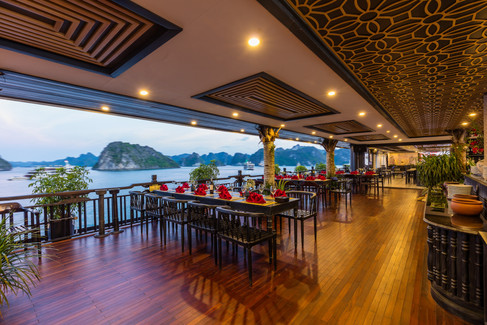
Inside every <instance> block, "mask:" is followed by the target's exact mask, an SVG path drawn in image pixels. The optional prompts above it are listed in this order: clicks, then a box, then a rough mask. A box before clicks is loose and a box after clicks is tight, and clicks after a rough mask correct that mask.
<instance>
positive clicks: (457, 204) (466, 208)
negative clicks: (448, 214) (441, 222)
mask: <svg viewBox="0 0 487 325" xmlns="http://www.w3.org/2000/svg"><path fill="white" fill-rule="evenodd" d="M450 207H451V209H452V211H453V212H454V213H456V214H462V215H465V216H478V215H479V214H480V213H481V212H482V210H483V209H484V205H483V204H482V201H479V200H478V196H476V195H466V194H455V195H454V197H453V198H452V200H451V205H450Z"/></svg>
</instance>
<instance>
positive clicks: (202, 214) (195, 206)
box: [188, 201, 218, 230]
mask: <svg viewBox="0 0 487 325" xmlns="http://www.w3.org/2000/svg"><path fill="white" fill-rule="evenodd" d="M217 207H218V205H211V204H204V203H200V202H198V201H191V202H188V218H189V220H190V222H191V225H193V226H195V227H198V228H203V229H215V230H216V219H217V218H216V208H217Z"/></svg>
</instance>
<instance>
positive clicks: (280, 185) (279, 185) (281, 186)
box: [275, 179, 288, 191]
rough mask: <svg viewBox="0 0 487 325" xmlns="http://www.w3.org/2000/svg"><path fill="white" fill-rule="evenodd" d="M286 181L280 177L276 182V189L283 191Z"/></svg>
mask: <svg viewBox="0 0 487 325" xmlns="http://www.w3.org/2000/svg"><path fill="white" fill-rule="evenodd" d="M287 182H288V181H286V180H284V179H281V180H280V181H279V182H276V185H275V187H276V190H281V191H285V190H286V184H287Z"/></svg>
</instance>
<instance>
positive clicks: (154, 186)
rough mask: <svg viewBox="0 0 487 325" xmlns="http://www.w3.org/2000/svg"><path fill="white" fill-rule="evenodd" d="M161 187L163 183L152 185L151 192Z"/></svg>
mask: <svg viewBox="0 0 487 325" xmlns="http://www.w3.org/2000/svg"><path fill="white" fill-rule="evenodd" d="M160 188H161V185H157V184H156V185H151V186H149V192H152V191H157V190H159V189H160Z"/></svg>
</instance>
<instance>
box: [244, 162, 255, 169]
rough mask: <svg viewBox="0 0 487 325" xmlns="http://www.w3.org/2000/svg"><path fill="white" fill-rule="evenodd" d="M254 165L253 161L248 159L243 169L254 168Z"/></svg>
mask: <svg viewBox="0 0 487 325" xmlns="http://www.w3.org/2000/svg"><path fill="white" fill-rule="evenodd" d="M254 167H255V165H254V164H253V163H251V162H250V161H247V162H245V164H244V169H247V170H254Z"/></svg>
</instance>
